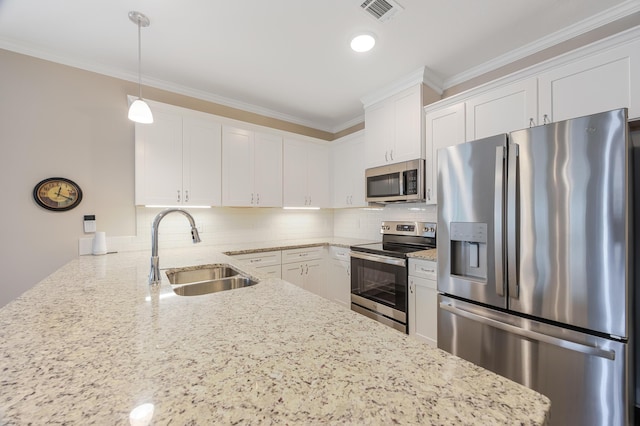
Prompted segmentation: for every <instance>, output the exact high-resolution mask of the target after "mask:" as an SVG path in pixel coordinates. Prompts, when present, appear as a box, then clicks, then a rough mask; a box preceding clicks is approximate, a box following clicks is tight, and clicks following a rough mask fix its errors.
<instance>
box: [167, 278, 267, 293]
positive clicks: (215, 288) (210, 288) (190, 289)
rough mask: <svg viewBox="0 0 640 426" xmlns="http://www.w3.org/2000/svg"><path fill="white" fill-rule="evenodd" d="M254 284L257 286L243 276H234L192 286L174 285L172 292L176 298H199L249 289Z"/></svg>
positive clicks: (253, 281) (255, 282) (252, 280)
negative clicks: (226, 291) (210, 294)
mask: <svg viewBox="0 0 640 426" xmlns="http://www.w3.org/2000/svg"><path fill="white" fill-rule="evenodd" d="M254 284H258V281H256V280H254V279H251V278H249V277H245V276H243V275H236V276H235V277H229V278H220V279H217V280H209V281H201V282H198V283H193V284H183V285H175V286H173V292H174V293H175V294H177V295H178V296H200V295H202V294H209V293H217V292H219V291H225V290H233V289H234V288H242V287H249V286H252V285H254Z"/></svg>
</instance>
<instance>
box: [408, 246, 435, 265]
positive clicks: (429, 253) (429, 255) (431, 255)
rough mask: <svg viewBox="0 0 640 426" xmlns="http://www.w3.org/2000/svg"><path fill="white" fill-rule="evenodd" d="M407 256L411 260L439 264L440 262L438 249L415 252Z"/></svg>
mask: <svg viewBox="0 0 640 426" xmlns="http://www.w3.org/2000/svg"><path fill="white" fill-rule="evenodd" d="M407 256H408V257H409V258H415V259H422V260H430V261H432V262H437V261H438V249H429V250H421V251H414V252H413V253H409V254H407Z"/></svg>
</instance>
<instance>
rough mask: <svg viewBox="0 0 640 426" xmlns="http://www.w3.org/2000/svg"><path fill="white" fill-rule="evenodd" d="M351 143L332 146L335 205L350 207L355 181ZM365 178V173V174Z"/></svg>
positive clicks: (335, 206)
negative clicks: (352, 169)
mask: <svg viewBox="0 0 640 426" xmlns="http://www.w3.org/2000/svg"><path fill="white" fill-rule="evenodd" d="M350 153H351V150H350V145H349V144H348V143H347V142H343V143H338V144H337V145H332V146H331V157H332V158H331V165H332V168H333V169H332V172H331V180H332V182H331V183H332V185H333V203H332V205H333V207H334V208H341V207H350V203H349V201H350V199H351V198H350V197H351V196H352V194H353V182H352V174H351V169H350V164H349V162H350V160H351V158H350ZM363 178H364V175H363Z"/></svg>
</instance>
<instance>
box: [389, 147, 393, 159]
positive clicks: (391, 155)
mask: <svg viewBox="0 0 640 426" xmlns="http://www.w3.org/2000/svg"><path fill="white" fill-rule="evenodd" d="M389 156H390V157H391V161H393V150H391V154H390V155H389Z"/></svg>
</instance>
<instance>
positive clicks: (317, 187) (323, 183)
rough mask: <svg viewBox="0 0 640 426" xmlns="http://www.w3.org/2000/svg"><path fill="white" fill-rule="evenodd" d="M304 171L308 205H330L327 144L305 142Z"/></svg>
mask: <svg viewBox="0 0 640 426" xmlns="http://www.w3.org/2000/svg"><path fill="white" fill-rule="evenodd" d="M306 173H307V195H308V197H309V205H310V206H313V207H330V204H331V202H330V191H329V147H328V146H325V145H316V144H313V143H309V144H307V170H306Z"/></svg>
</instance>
